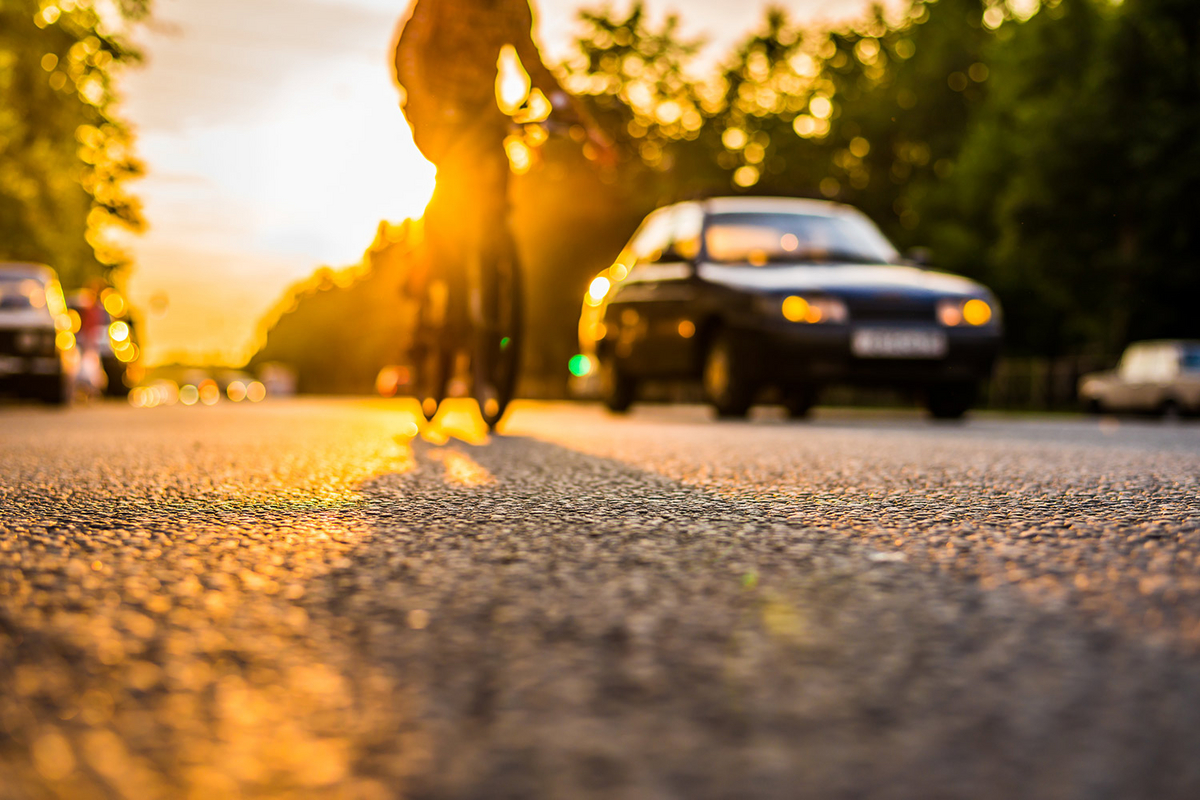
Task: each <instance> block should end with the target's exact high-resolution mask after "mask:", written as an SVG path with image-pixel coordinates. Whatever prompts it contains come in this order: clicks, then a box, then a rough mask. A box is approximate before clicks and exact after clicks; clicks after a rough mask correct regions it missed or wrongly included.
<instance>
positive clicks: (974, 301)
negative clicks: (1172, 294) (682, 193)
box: [579, 197, 1001, 418]
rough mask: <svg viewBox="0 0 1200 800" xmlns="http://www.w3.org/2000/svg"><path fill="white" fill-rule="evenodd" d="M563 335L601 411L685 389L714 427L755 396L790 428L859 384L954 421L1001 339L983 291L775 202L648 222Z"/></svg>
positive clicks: (828, 215)
mask: <svg viewBox="0 0 1200 800" xmlns="http://www.w3.org/2000/svg"><path fill="white" fill-rule="evenodd" d="M579 327H580V346H581V348H582V350H581V357H580V358H581V360H582V361H583V362H585V363H587V364H591V363H594V364H595V365H596V368H597V369H598V373H599V386H600V394H601V396H602V399H603V401H604V402H605V404H606V405H607V406H608V407H609V408H610V409H612V410H614V411H624V410H625V409H627V408H628V407H629V406H630V404H631V403H632V402H633V401H634V399H635V398H636V396H637V390H638V386H639V384H641V383H642V382H643V381H646V380H650V379H654V380H663V379H667V380H670V379H677V380H696V379H699V380H700V381H701V382H702V384H703V386H704V390H705V393H706V395H707V397H708V399H709V401H710V402H711V403H712V405H713V406H714V407H715V408H716V410H717V412H718V414H720V415H722V416H744V415H745V414H746V413H747V411H748V410H749V409H750V407H751V405H752V404H753V403H754V402H755V401H756V399H757V398H758V397H759V396H760V389H763V388H765V387H769V386H774V387H778V389H779V391H780V392H781V393H782V398H783V400H784V402H785V405H786V406H787V408H788V410H789V412H790V413H791V414H792V415H793V416H803V415H804V414H806V413H807V412H808V410H809V408H810V407H811V406H812V404H813V403H814V402H815V400H816V399H817V397H818V396H819V393H820V391H821V390H822V389H823V388H824V387H826V386H830V385H833V384H874V385H882V386H888V387H897V388H903V389H910V390H915V391H917V392H919V393H920V394H921V395H922V396H923V398H924V400H925V403H926V405H927V407H928V409H929V411H930V412H931V413H932V414H933V415H934V416H935V417H941V418H954V417H960V416H962V415H963V414H964V413H965V412H966V411H967V410H968V409H969V408H970V406H971V405H972V404H973V403H974V401H975V399H976V396H977V392H978V388H979V386H980V384H981V383H982V382H983V381H984V380H986V379H987V378H988V377H989V375H990V374H991V371H992V366H993V363H994V361H995V359H996V356H997V354H998V352H999V349H1000V341H1001V323H1000V307H999V304H998V303H997V302H996V299H995V297H994V296H993V295H992V293H991V292H990V291H988V289H987V288H985V287H984V286H981V285H980V284H978V283H975V282H973V281H970V280H967V279H966V278H962V277H958V276H955V275H948V274H945V273H939V272H933V271H930V270H927V269H924V268H921V267H920V266H917V265H916V264H912V263H907V262H905V261H904V260H903V259H902V258H901V257H900V255H899V254H898V253H897V252H896V249H895V248H894V247H893V246H892V245H891V243H890V242H888V240H887V238H886V237H884V235H883V234H882V233H881V232H880V231H879V229H878V228H876V227H875V225H874V224H873V223H872V222H871V221H870V220H869V219H868V218H867V217H866V216H865V215H863V214H862V213H861V212H859V211H858V210H856V209H854V208H851V207H849V206H845V205H841V204H836V203H830V202H824V201H817V200H799V199H783V198H751V197H739V198H717V199H711V200H706V201H703V202H687V203H680V204H677V205H672V206H668V207H665V208H661V209H659V210H657V211H655V212H653V213H652V214H650V215H649V216H648V217H647V218H646V220H645V221H644V222H643V223H642V225H641V227H640V228H639V229H638V231H637V232H636V233H635V234H634V236H633V239H632V240H631V241H630V242H629V245H628V246H627V247H626V249H625V250H624V251H623V252H622V254H621V256H620V258H619V259H618V261H617V263H615V264H614V265H613V266H612V267H610V268H608V269H607V270H605V271H604V272H602V273H601V274H600V275H598V276H597V277H596V278H595V279H594V280H593V281H592V283H591V286H590V287H589V288H588V292H587V296H586V297H585V299H584V306H583V313H582V316H581V318H580V326H579Z"/></svg>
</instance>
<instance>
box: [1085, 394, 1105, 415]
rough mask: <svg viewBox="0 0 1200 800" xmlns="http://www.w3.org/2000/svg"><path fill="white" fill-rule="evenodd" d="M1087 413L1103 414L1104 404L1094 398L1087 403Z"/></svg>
mask: <svg viewBox="0 0 1200 800" xmlns="http://www.w3.org/2000/svg"><path fill="white" fill-rule="evenodd" d="M1087 412H1088V413H1089V414H1103V413H1104V404H1103V403H1101V402H1100V401H1099V400H1097V399H1096V398H1095V397H1093V398H1092V399H1091V400H1088V401H1087Z"/></svg>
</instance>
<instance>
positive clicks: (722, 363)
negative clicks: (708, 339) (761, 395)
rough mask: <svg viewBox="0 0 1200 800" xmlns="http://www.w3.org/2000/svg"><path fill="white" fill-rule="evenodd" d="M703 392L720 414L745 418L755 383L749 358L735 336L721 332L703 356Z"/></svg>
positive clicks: (751, 401)
mask: <svg viewBox="0 0 1200 800" xmlns="http://www.w3.org/2000/svg"><path fill="white" fill-rule="evenodd" d="M704 394H705V396H707V397H708V402H709V403H711V404H712V407H713V408H715V409H716V411H717V416H720V417H744V416H746V414H748V413H749V412H750V406H751V405H752V404H753V402H754V385H753V382H752V381H751V377H750V375H749V374H748V366H747V362H746V359H745V358H744V357H741V354H740V353H739V352H738V348H737V345H736V343H735V341H734V339H733V337H732V336H731V335H730V334H729V333H728V332H727V331H720V332H718V333H717V335H716V336H715V337H713V340H712V343H711V344H709V346H708V353H707V354H706V355H705V358H704Z"/></svg>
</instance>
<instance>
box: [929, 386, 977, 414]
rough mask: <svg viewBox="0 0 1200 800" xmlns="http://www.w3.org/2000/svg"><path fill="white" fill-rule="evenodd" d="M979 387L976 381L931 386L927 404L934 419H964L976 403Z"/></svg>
mask: <svg viewBox="0 0 1200 800" xmlns="http://www.w3.org/2000/svg"><path fill="white" fill-rule="evenodd" d="M977 395H978V387H976V385H975V384H974V383H949V384H942V385H939V386H932V387H930V389H929V391H928V392H927V393H926V398H925V405H926V407H927V408H928V409H929V413H930V415H931V416H932V417H933V418H934V419H962V417H963V415H965V414H966V413H967V412H968V411H969V410H970V409H971V406H973V405H975V398H976V396H977Z"/></svg>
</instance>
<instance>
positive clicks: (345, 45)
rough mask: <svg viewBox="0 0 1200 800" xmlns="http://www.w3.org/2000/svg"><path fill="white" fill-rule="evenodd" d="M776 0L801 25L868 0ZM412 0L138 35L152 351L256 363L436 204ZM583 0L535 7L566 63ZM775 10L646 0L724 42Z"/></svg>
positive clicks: (318, 8) (161, 9) (145, 337)
mask: <svg viewBox="0 0 1200 800" xmlns="http://www.w3.org/2000/svg"><path fill="white" fill-rule="evenodd" d="M628 4H629V3H628V2H627V0H626V2H622V1H621V0H616V2H613V3H611V5H612V6H614V7H616V8H618V9H624V8H626V7H628ZM776 4H778V5H783V6H785V7H786V8H788V9H789V10H790V11H791V12H792V14H793V16H794V17H795V18H797V19H803V20H832V19H841V18H845V17H847V16H854V15H857V14H858V13H860V11H861V10H862V9H863V8H864V7H865V6H866V5H867V3H866V0H783V1H782V2H777V3H776ZM408 5H409V0H156V2H155V6H154V9H155V15H154V19H153V20H152V21H151V22H150V23H149V25H148V26H146V27H145V28H143V29H142V30H141V31H139V33H138V34H137V40H138V42H139V44H140V46H141V47H142V49H143V50H144V52H145V54H146V56H147V59H146V63H145V64H144V65H143V66H141V67H139V68H137V69H134V70H131V71H130V72H128V73H127V74H126V75H125V76H124V78H123V81H122V94H123V95H124V104H123V112H124V114H125V116H126V118H127V119H129V121H130V122H131V123H132V125H133V127H134V129H135V131H136V133H137V141H138V152H139V155H140V157H141V159H142V160H143V162H144V163H145V165H146V169H147V175H146V177H145V178H143V179H141V180H140V181H138V182H137V183H136V184H135V185H134V187H133V188H134V191H135V193H136V194H137V195H138V196H139V197H140V198H141V199H142V202H143V204H144V212H145V216H146V218H147V220H148V223H149V227H148V230H147V231H146V232H145V233H144V234H142V235H140V236H138V237H134V238H130V239H128V240H127V247H128V249H129V250H130V251H131V252H132V255H133V257H134V267H133V270H132V272H131V273H130V277H129V280H128V286H127V290H128V293H129V295H130V299H131V300H132V301H133V303H134V304H135V306H137V307H139V308H142V309H150V308H152V307H153V308H154V312H153V313H147V314H145V326H144V328H143V331H142V343H143V347H144V354H145V359H146V361H147V362H148V363H150V364H154V363H159V362H164V361H170V360H177V359H186V360H218V361H223V362H227V363H238V362H240V361H244V360H245V359H246V358H248V357H249V355H250V354H251V352H252V350H251V348H252V346H253V344H254V341H255V331H256V330H257V327H258V324H259V320H260V319H261V318H262V317H263V315H264V314H265V313H266V312H267V311H268V310H269V309H270V308H272V307H273V306H274V305H275V304H276V302H277V301H278V300H279V299H280V297H281V296H282V295H283V293H284V292H285V291H286V289H287V287H288V286H289V285H291V284H292V283H294V282H295V281H297V280H299V279H302V278H304V277H306V276H308V275H310V274H311V273H312V272H313V271H314V270H315V269H317V268H318V267H321V266H326V265H327V266H332V267H335V268H336V267H343V266H348V265H351V264H355V263H357V262H358V261H359V260H360V259H361V258H362V254H363V251H364V250H365V249H366V248H367V246H368V245H369V244H370V243H371V241H372V239H373V238H374V235H375V231H376V229H377V228H378V225H379V222H380V220H383V219H386V220H389V221H392V222H398V221H400V220H402V219H404V218H406V217H415V216H420V215H421V213H422V212H423V210H424V207H425V204H426V203H427V202H428V200H429V196H430V194H431V192H432V190H433V180H434V169H433V167H432V165H430V164H429V163H428V162H426V161H425V160H424V159H423V158H422V157H421V155H420V153H419V152H418V151H417V149H416V147H415V146H414V145H413V143H412V137H411V134H410V133H409V130H408V127H407V125H406V124H405V122H404V117H403V115H402V114H401V111H400V107H399V95H398V93H397V90H396V88H395V87H394V85H393V83H392V77H391V68H390V58H389V50H390V45H391V43H392V40H393V37H394V35H395V31H396V27H397V24H398V22H399V20H400V19H401V18H402V17H403V16H404V15H405V13H406V11H407V8H408ZM581 5H584V6H588V7H595V6H596V5H597V3H592V2H584V3H580V2H579V0H540V2H536V3H535V8H536V9H537V13H538V27H539V30H538V35H539V38H540V40H541V43H542V47H543V50H544V51H545V52H546V53H548V54H549V57H550V58H551V59H560V58H562V57H564V56H565V55H566V54H567V53H568V52H569V51H570V47H571V42H572V31H573V30H574V19H575V14H576V11H577V9H578V8H579V7H580V6H581ZM767 5H768V3H767V2H766V1H765V0H745V1H743V2H736V3H735V2H730V0H646V6H647V8H648V10H649V12H650V14H651V17H652V18H653V19H655V20H659V19H661V18H662V17H663V16H665V15H666V14H667V13H670V12H676V13H679V15H680V16H681V18H682V20H683V24H684V31H685V33H687V34H689V35H699V36H704V37H705V38H706V39H707V40H709V41H710V42H711V44H710V46H709V51H708V52H709V53H712V54H716V53H720V52H723V51H725V50H727V49H728V47H729V46H730V45H731V44H732V43H733V42H735V41H736V40H738V39H739V38H741V37H742V36H744V35H745V34H746V33H748V32H749V31H751V30H753V29H754V28H755V27H756V26H757V25H758V23H759V22H760V21H761V20H762V18H763V9H764V8H765V7H766V6H767ZM152 299H154V300H155V301H156V302H154V303H152V302H151V301H152ZM164 299H165V301H166V302H165V303H163V302H162V301H163V300H164Z"/></svg>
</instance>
